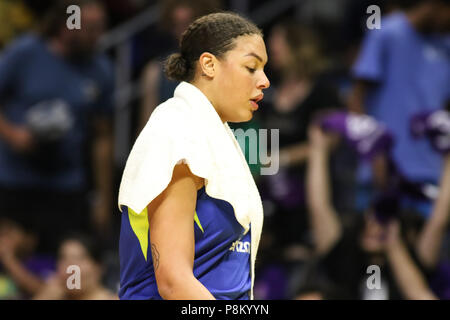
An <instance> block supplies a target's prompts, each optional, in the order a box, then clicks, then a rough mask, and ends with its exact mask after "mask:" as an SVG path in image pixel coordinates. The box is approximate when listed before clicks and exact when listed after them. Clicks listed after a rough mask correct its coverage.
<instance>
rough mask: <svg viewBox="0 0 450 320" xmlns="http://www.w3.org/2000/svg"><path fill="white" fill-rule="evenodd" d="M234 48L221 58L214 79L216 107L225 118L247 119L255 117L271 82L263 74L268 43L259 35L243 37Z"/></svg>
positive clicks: (235, 120) (229, 119) (240, 120)
mask: <svg viewBox="0 0 450 320" xmlns="http://www.w3.org/2000/svg"><path fill="white" fill-rule="evenodd" d="M234 41H235V45H236V46H235V48H234V49H233V50H230V51H228V52H227V53H226V54H225V55H224V57H223V58H222V59H220V60H218V61H219V62H218V65H217V70H216V73H215V78H214V88H215V90H214V91H215V97H214V102H213V104H214V107H215V108H216V110H217V113H218V114H219V116H220V118H221V119H222V121H229V122H244V121H249V120H251V119H252V117H253V112H255V111H256V110H257V109H258V102H259V101H260V100H261V99H262V98H263V92H262V91H263V90H264V89H266V88H268V87H269V85H270V82H269V80H268V79H267V77H266V74H265V73H264V66H265V64H266V63H267V52H266V46H265V44H264V41H263V39H262V38H261V36H259V35H248V36H241V37H239V38H237V39H235V40H234Z"/></svg>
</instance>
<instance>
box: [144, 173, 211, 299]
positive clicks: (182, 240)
mask: <svg viewBox="0 0 450 320" xmlns="http://www.w3.org/2000/svg"><path fill="white" fill-rule="evenodd" d="M201 181H202V180H201V179H200V178H198V177H196V176H194V175H193V174H192V173H191V172H190V170H189V167H188V166H187V165H185V164H180V165H176V166H175V168H174V171H173V176H172V181H171V182H170V183H169V185H168V187H167V188H166V189H165V190H164V191H163V192H162V193H161V194H160V195H159V196H158V197H157V198H155V199H154V200H153V201H152V202H151V203H150V204H149V205H148V214H149V225H150V244H151V251H152V258H153V266H154V269H155V276H156V282H157V285H158V291H159V294H160V295H161V297H162V298H164V299H170V300H174V299H176V300H196V299H198V300H207V299H208V300H209V299H211V300H212V299H214V296H213V295H212V294H211V293H210V292H209V291H208V290H207V289H206V288H205V286H203V284H201V283H200V281H198V280H197V279H196V278H195V277H194V274H193V268H194V253H195V239H194V212H195V206H196V200H197V188H198V186H199V185H200V184H201Z"/></svg>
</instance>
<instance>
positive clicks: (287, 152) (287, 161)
mask: <svg viewBox="0 0 450 320" xmlns="http://www.w3.org/2000/svg"><path fill="white" fill-rule="evenodd" d="M308 150H309V145H308V143H306V142H301V143H297V144H293V145H290V146H288V147H285V148H283V149H281V150H280V166H282V167H289V166H293V165H297V164H300V163H304V162H306V160H308Z"/></svg>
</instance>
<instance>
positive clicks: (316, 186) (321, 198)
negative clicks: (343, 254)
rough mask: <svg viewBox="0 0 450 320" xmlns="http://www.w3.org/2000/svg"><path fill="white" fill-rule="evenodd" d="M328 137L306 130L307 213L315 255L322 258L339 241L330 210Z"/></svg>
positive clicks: (316, 130) (335, 217) (337, 225)
mask: <svg viewBox="0 0 450 320" xmlns="http://www.w3.org/2000/svg"><path fill="white" fill-rule="evenodd" d="M331 143H332V142H331V141H330V137H327V136H326V135H325V134H324V133H323V132H322V131H321V129H320V128H318V127H312V128H311V130H310V151H309V159H308V170H307V175H306V184H307V202H308V209H309V210H308V212H309V214H310V221H311V226H312V231H313V235H314V241H315V244H316V253H317V254H319V255H323V254H325V253H326V252H328V250H329V249H330V248H331V247H332V246H333V245H334V244H335V243H336V241H337V240H339V238H340V236H341V234H342V230H341V229H342V227H341V223H340V221H339V218H338V215H337V213H336V211H335V210H334V208H333V205H332V203H331V196H330V181H329V177H328V153H329V148H330V144H331Z"/></svg>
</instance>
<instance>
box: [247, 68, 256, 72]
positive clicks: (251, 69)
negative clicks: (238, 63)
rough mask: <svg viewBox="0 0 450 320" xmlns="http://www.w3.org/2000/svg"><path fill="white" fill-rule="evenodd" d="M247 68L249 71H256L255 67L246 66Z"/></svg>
mask: <svg viewBox="0 0 450 320" xmlns="http://www.w3.org/2000/svg"><path fill="white" fill-rule="evenodd" d="M247 70H248V71H250V73H254V72H255V71H256V69H253V68H250V67H247Z"/></svg>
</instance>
